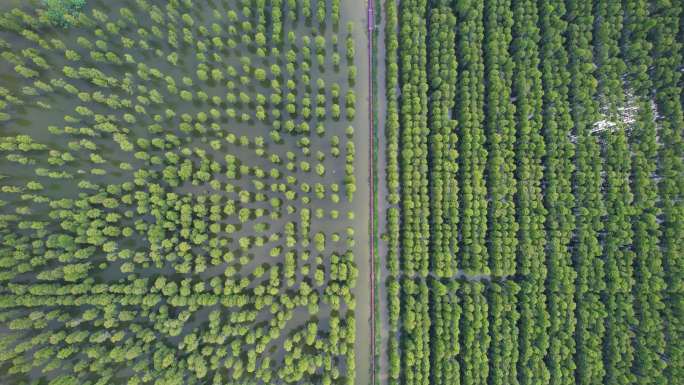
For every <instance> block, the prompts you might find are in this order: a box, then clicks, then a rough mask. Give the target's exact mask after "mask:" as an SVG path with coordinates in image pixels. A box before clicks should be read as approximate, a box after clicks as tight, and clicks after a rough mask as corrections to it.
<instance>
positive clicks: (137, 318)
mask: <svg viewBox="0 0 684 385" xmlns="http://www.w3.org/2000/svg"><path fill="white" fill-rule="evenodd" d="M47 3H48V5H50V4H57V3H58V2H52V1H48V2H47ZM62 3H67V2H62ZM71 3H74V4H76V3H78V2H76V1H72V2H71ZM80 3H83V2H80ZM79 9H80V8H79ZM299 15H302V16H303V17H302V16H299ZM331 15H332V20H333V23H332V25H326V20H329V17H330V16H331ZM347 19H348V16H347V15H344V14H340V4H339V1H332V2H330V1H313V2H309V1H278V0H272V1H265V0H222V1H215V2H209V3H206V2H205V3H201V4H200V3H199V2H193V1H190V0H171V1H165V2H155V1H151V0H136V1H131V2H125V4H113V5H110V6H109V7H107V8H102V9H91V8H90V7H89V8H85V9H83V12H80V13H75V12H74V13H72V14H67V15H65V16H64V20H65V21H67V22H68V24H69V26H70V29H69V30H68V31H65V30H64V29H63V28H61V27H59V28H55V26H54V25H53V24H54V23H55V22H54V20H53V17H52V16H51V14H50V13H49V12H48V13H41V12H39V13H38V15H37V16H36V15H35V14H33V13H30V12H29V11H25V10H22V9H14V10H11V11H8V12H5V13H3V14H2V15H1V16H0V60H1V61H2V62H3V63H2V67H3V68H7V69H8V71H10V72H8V73H6V74H5V75H6V76H4V77H3V79H2V80H0V125H1V126H2V134H1V135H0V156H1V157H2V158H3V161H2V162H0V174H2V179H3V185H2V187H1V188H0V239H1V241H0V309H2V311H0V329H2V330H3V333H2V335H1V336H0V383H3V384H6V383H7V384H20V383H27V384H28V383H31V384H38V383H49V384H51V385H58V384H63V385H76V384H79V385H80V384H110V383H127V384H130V385H134V384H159V385H162V384H167V385H171V384H208V383H212V384H224V383H254V384H271V383H319V384H326V385H329V384H352V383H353V382H354V380H355V372H356V357H355V351H354V348H355V345H356V344H355V342H356V334H357V332H356V322H357V320H356V319H355V317H356V315H355V308H356V298H355V295H354V287H355V286H356V281H357V280H358V275H359V272H358V269H357V267H356V262H355V261H356V258H357V256H356V255H357V254H358V251H359V250H362V247H363V245H357V244H356V242H355V237H354V234H355V233H354V230H355V228H356V226H358V223H356V222H354V221H353V219H354V214H355V210H356V207H355V206H354V205H352V198H353V197H354V195H355V191H356V175H357V170H358V168H357V157H356V147H355V144H356V145H358V144H359V143H360V142H359V140H358V139H357V138H356V137H355V135H354V126H356V124H357V117H356V112H355V108H356V94H355V91H356V88H355V85H354V80H355V76H351V75H352V74H353V73H354V72H355V71H356V70H355V67H354V59H355V58H354V55H353V52H354V49H355V45H356V39H354V37H355V34H356V32H355V31H353V30H352V29H351V28H348V29H347V35H346V38H347V41H346V44H345V46H344V47H343V46H342V45H341V44H340V45H338V43H337V39H338V36H337V28H336V26H337V24H338V23H339V22H340V21H342V20H345V21H347ZM313 20H316V21H317V22H316V23H314V22H313ZM56 24H59V25H60V26H62V25H63V23H62V22H58V23H56ZM352 24H353V23H352ZM345 48H346V50H347V53H348V56H349V57H348V60H347V61H344V62H340V60H339V57H340V56H341V54H343V53H342V50H344V49H345ZM349 53H351V55H349ZM342 153H344V158H345V159H344V161H342V162H341V161H339V160H338V159H337V158H338V157H339V156H340V155H341V154H342ZM345 197H346V199H345ZM357 230H358V229H357ZM423 286H425V285H423ZM421 293H423V294H422V295H423V297H427V292H426V289H423V291H422V292H421ZM419 302H420V303H423V302H424V303H427V301H426V300H425V301H422V300H420V301H419ZM421 311H422V312H423V313H426V312H427V308H424V309H421ZM423 319H424V320H426V321H427V322H429V317H427V316H425V317H423ZM424 328H425V327H421V329H424ZM423 349H425V348H423ZM424 365H425V366H426V367H427V361H425V363H424Z"/></svg>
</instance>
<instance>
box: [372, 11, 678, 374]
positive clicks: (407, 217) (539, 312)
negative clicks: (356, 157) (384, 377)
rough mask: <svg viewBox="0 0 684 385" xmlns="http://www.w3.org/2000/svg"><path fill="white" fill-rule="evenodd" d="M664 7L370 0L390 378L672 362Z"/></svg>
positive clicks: (642, 368)
mask: <svg viewBox="0 0 684 385" xmlns="http://www.w3.org/2000/svg"><path fill="white" fill-rule="evenodd" d="M682 12H683V10H682V5H681V4H680V2H673V1H666V0H662V1H660V0H656V1H650V2H648V1H643V0H627V1H607V0H570V1H568V0H542V1H537V0H486V1H474V0H473V1H471V0H460V1H446V0H408V1H403V0H402V1H401V2H399V5H398V7H397V5H396V4H395V2H392V1H390V2H388V3H387V7H386V20H387V24H386V29H385V33H386V36H385V39H386V40H385V41H386V49H387V51H386V63H385V64H386V74H387V83H386V87H387V125H386V139H387V170H388V171H387V183H388V192H389V196H388V200H389V201H390V202H391V204H392V205H394V204H398V206H396V207H395V206H391V208H390V210H389V211H388V215H387V218H386V219H387V234H388V235H387V238H386V239H387V241H388V243H387V246H388V256H387V257H388V263H389V270H390V273H391V276H392V277H391V279H390V283H389V285H388V293H387V294H388V303H389V309H388V310H389V321H390V339H389V343H388V344H389V360H390V370H389V378H390V384H417V383H420V384H428V383H429V384H513V385H535V384H536V385H546V384H555V385H574V384H584V385H589V384H637V383H638V384H665V383H677V382H678V380H679V378H681V377H682V373H683V372H682V370H683V369H682V368H683V366H682V345H681V341H680V340H681V336H682V322H681V319H682V315H683V314H684V312H683V311H682V305H681V304H682V290H681V287H682V285H681V284H680V281H681V278H682V260H683V259H682V250H681V244H682V241H683V239H682V234H684V230H683V228H682V218H684V211H683V209H682V208H683V205H682V191H683V190H684V189H683V188H682V186H683V185H682V180H684V175H682V172H683V171H684V163H683V159H684V147H683V146H682V143H683V142H682V135H681V133H682V127H683V126H684V118H683V117H682V116H683V114H682V104H681V100H682V99H681V95H682V88H681V87H682V84H683V83H682V79H681V68H682V40H681V38H682V31H681V26H682V24H681V20H682ZM398 91H400V92H398ZM397 106H401V107H400V108H401V109H400V112H397ZM426 121H427V125H426V124H425V122H426ZM425 151H427V155H426V153H425ZM397 159H401V162H399V164H398V165H397ZM426 160H427V163H426ZM399 187H400V188H399ZM398 197H400V198H401V199H393V198H398ZM426 201H427V206H426V203H425V202H426ZM426 245H427V251H426V248H425V246H426ZM426 258H427V260H428V263H427V269H426V268H425V266H426V265H425V260H426ZM424 292H428V293H429V294H428V295H427V299H426V297H425V295H424V294H423V293H424ZM424 300H425V301H428V304H427V305H426V304H425V303H422V302H420V301H424ZM426 306H427V314H428V316H429V318H428V319H425V317H426V313H425V311H426V310H425V307H426ZM397 325H399V327H398V328H397ZM416 325H423V327H422V328H417V327H416ZM426 341H429V346H430V349H429V351H426V350H425V349H424V348H423V347H424V346H425V344H426ZM426 360H427V366H426V363H425V362H426Z"/></svg>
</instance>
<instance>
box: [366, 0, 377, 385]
mask: <svg viewBox="0 0 684 385" xmlns="http://www.w3.org/2000/svg"><path fill="white" fill-rule="evenodd" d="M366 7H367V9H368V123H369V126H368V127H369V130H368V137H369V143H370V146H369V147H368V151H369V154H368V155H369V156H368V159H369V160H368V170H369V173H368V174H369V178H368V180H369V182H370V189H369V194H368V195H369V198H370V199H369V200H368V201H369V206H370V212H369V216H370V343H371V354H370V370H371V374H370V385H375V199H374V194H375V183H374V175H373V170H374V163H373V139H374V138H373V137H374V134H373V132H374V126H373V59H372V56H373V30H374V28H375V22H374V20H373V0H367V1H366Z"/></svg>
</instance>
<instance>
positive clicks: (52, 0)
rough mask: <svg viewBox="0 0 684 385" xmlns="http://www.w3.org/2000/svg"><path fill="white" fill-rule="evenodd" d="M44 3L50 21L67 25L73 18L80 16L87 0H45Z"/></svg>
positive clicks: (63, 25)
mask: <svg viewBox="0 0 684 385" xmlns="http://www.w3.org/2000/svg"><path fill="white" fill-rule="evenodd" d="M43 5H44V6H45V8H46V14H47V17H48V19H49V20H50V23H52V24H53V25H57V26H60V27H67V26H69V25H71V24H72V20H74V19H76V18H78V15H79V13H80V12H81V10H82V9H83V7H85V5H86V0H43Z"/></svg>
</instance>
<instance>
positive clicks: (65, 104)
mask: <svg viewBox="0 0 684 385" xmlns="http://www.w3.org/2000/svg"><path fill="white" fill-rule="evenodd" d="M150 2H151V3H163V2H156V1H150ZM35 3H36V4H38V3H39V2H38V1H36V2H35ZM88 3H89V5H88V9H91V8H97V9H99V10H100V11H102V12H104V13H106V14H109V15H110V16H111V17H112V18H115V15H117V14H118V9H119V8H120V7H121V6H124V4H126V5H129V6H130V5H131V4H134V2H133V1H122V2H118V3H116V5H112V3H110V2H106V1H92V0H91V1H89V2H88ZM220 3H221V2H216V1H209V2H208V4H209V6H207V7H204V8H202V7H198V8H199V9H198V10H196V12H194V13H195V14H193V17H195V18H196V21H198V22H199V24H200V25H201V24H204V23H203V21H211V18H212V17H211V12H212V9H213V8H214V7H213V5H214V4H220ZM231 3H234V2H231ZM312 3H315V2H312ZM341 5H342V8H341V20H340V28H339V31H338V33H337V34H338V38H339V43H338V45H339V48H338V51H339V52H340V55H341V56H342V58H344V41H345V36H346V25H347V22H353V24H354V43H355V50H356V57H355V63H354V64H355V65H356V66H357V69H358V71H357V81H356V84H355V86H354V89H355V91H356V100H357V103H356V117H355V119H354V121H353V122H351V124H352V125H353V126H354V128H355V134H354V136H353V139H351V140H353V141H354V144H355V148H356V159H355V169H356V181H357V191H356V193H355V194H354V200H353V202H352V203H348V202H346V199H345V198H344V194H343V193H341V194H340V195H341V198H342V201H341V203H339V204H337V205H334V204H332V203H331V202H330V201H329V200H325V201H322V200H318V199H316V198H313V199H312V201H311V204H310V205H309V207H310V209H311V211H312V218H311V234H314V233H315V232H318V231H321V232H324V233H325V234H328V236H329V235H330V234H332V233H334V232H336V233H339V234H340V235H341V237H342V239H341V240H340V242H339V243H338V244H332V242H330V241H329V240H328V242H327V244H328V255H329V253H331V252H337V253H340V254H341V253H343V252H344V251H345V250H346V246H345V238H346V237H345V236H344V234H345V227H346V226H352V227H353V229H354V232H355V235H354V238H355V240H356V244H355V246H354V248H353V252H354V255H355V259H356V260H355V261H356V265H357V268H358V270H359V274H358V280H357V285H356V287H355V289H354V294H355V298H356V309H355V314H354V315H355V318H356V333H357V335H356V349H355V350H356V380H355V383H356V384H364V385H365V384H368V382H369V379H370V370H371V368H370V343H371V341H370V327H371V325H370V323H369V322H370V321H369V320H370V311H371V307H370V298H369V294H370V284H371V283H370V281H369V272H370V249H369V246H370V242H369V234H368V221H369V211H368V210H369V206H368V202H369V199H370V191H369V183H368V181H369V169H368V163H369V154H370V148H369V145H370V143H369V140H368V137H369V132H368V131H369V129H370V127H369V124H368V121H369V120H368V114H369V111H368V98H369V95H368V83H367V82H368V76H367V74H368V71H369V68H368V52H367V49H366V47H367V28H366V8H365V4H362V3H361V2H360V1H356V0H341ZM14 6H22V7H27V3H26V2H25V1H21V0H9V1H7V2H2V4H1V5H0V10H5V9H8V8H12V7H14ZM203 9H205V10H206V12H203V11H202V10H203ZM284 16H285V15H284ZM209 24H210V23H209ZM284 28H285V31H284V33H285V34H286V33H287V32H288V24H287V23H284ZM315 29H316V27H312V26H308V25H305V23H304V22H303V21H301V19H300V23H299V24H298V25H297V26H295V28H294V30H295V31H296V32H297V34H298V36H301V35H304V34H308V35H310V36H313V35H315V33H314V32H313V31H314V30H315ZM50 34H52V36H58V37H59V38H60V39H62V40H63V41H64V42H65V43H66V44H67V46H69V47H72V48H73V47H78V46H77V45H76V44H74V41H75V40H76V37H77V36H79V35H82V34H83V32H82V31H79V30H78V29H76V28H74V29H71V30H61V29H55V30H53V31H48V32H47V34H46V35H44V36H43V38H46V39H48V40H49V38H50ZM332 35H333V32H332V30H331V28H328V29H327V31H326V35H325V36H326V39H327V40H328V42H329V41H330V39H331V37H332ZM10 42H12V41H11V40H10ZM12 43H14V42H12ZM16 48H17V47H15V49H16ZM283 53H284V51H283ZM82 54H83V52H82ZM84 56H85V55H84ZM313 56H314V57H313V58H312V59H313V60H314V62H315V55H313ZM50 59H51V60H50V64H51V65H52V67H53V68H52V70H50V73H51V75H50V77H62V76H57V75H54V74H57V73H59V72H60V71H61V68H62V66H64V65H72V66H73V63H70V62H67V61H66V60H65V59H63V58H62V59H59V58H57V57H54V56H53V57H51V58H50ZM136 59H137V60H138V61H139V62H148V63H154V65H155V66H156V67H157V68H158V69H159V70H161V71H162V72H163V73H164V74H167V75H170V76H171V77H173V78H174V79H176V80H177V82H178V83H179V85H180V82H179V80H180V78H181V76H183V75H185V74H184V73H183V68H192V69H193V70H194V69H195V68H196V67H197V64H198V62H196V61H195V58H194V54H190V55H188V56H183V57H182V58H181V63H180V64H179V65H178V66H177V67H173V66H171V65H170V64H169V63H167V62H166V61H165V60H163V59H158V58H156V57H154V55H153V54H152V53H151V52H149V53H142V52H141V53H140V56H139V57H136ZM225 62H226V63H227V64H231V65H233V66H234V67H236V68H239V57H237V56H234V57H228V58H226V59H225ZM279 62H281V63H282V62H284V60H279ZM342 62H343V64H342V66H341V67H342V69H341V70H340V72H339V73H335V71H333V70H332V69H331V68H327V69H326V71H324V72H321V71H320V70H319V68H318V66H317V65H316V64H315V63H314V65H312V68H311V74H310V75H311V79H316V78H317V77H321V78H323V79H324V80H325V81H326V84H331V83H332V82H333V81H336V82H338V83H339V84H340V86H341V87H340V88H341V90H340V91H341V92H340V94H341V95H344V94H345V93H346V90H347V89H348V86H347V84H346V65H345V64H344V62H345V60H344V59H343V60H342ZM268 64H269V63H267V62H263V63H262V62H261V61H260V60H258V59H257V60H254V61H253V65H254V66H256V67H262V68H263V67H265V66H266V65H268ZM100 68H101V70H102V71H103V72H104V73H106V74H111V75H113V76H116V77H123V74H124V72H125V71H129V72H135V69H134V68H125V66H124V68H122V67H113V66H110V65H108V64H102V65H100ZM11 71H12V70H11V68H10V67H8V66H7V63H5V62H4V61H2V64H0V83H2V85H3V86H5V87H7V88H10V89H11V88H12V76H8V75H7V74H9V73H11ZM298 75H299V74H298ZM188 76H190V77H192V78H196V76H195V74H194V72H193V73H192V74H188ZM74 83H75V84H77V83H78V82H77V81H75V82H74ZM77 85H78V84H77ZM136 85H137V84H136ZM144 85H145V86H147V87H150V88H157V89H159V90H160V91H164V90H165V87H164V86H163V85H162V83H159V82H156V84H155V82H153V81H150V82H149V83H146V84H144ZM79 88H80V87H79ZM199 88H200V85H199V83H195V86H194V87H193V89H195V90H197V89H199ZM201 89H202V90H204V91H205V92H206V93H207V94H208V95H209V96H210V97H211V96H213V95H217V96H223V95H224V94H225V89H223V88H222V87H219V86H212V85H211V84H209V85H205V84H202V85H201ZM266 91H267V90H266V88H265V87H263V86H261V85H258V84H257V85H255V86H254V88H253V89H251V90H250V92H262V93H266ZM300 94H301V93H300ZM313 96H315V91H314V92H312V97H313ZM72 98H73V97H72ZM169 99H176V100H177V98H169ZM342 99H343V96H342ZM46 101H47V102H49V103H50V104H51V105H52V109H51V110H50V111H45V110H42V109H39V108H37V107H32V106H27V107H25V108H24V109H23V110H22V111H21V112H20V113H19V115H20V117H19V119H16V120H15V121H14V122H13V124H12V125H10V126H8V127H7V128H6V129H5V127H3V128H4V132H3V133H2V135H3V136H6V135H15V134H27V135H30V136H31V137H33V138H34V139H35V141H37V142H40V143H44V144H46V145H48V146H50V148H55V149H59V150H62V151H65V150H66V149H67V148H68V147H67V141H68V137H67V136H54V135H50V134H49V133H48V131H47V129H46V128H47V127H48V126H50V125H55V126H60V127H61V126H64V120H63V116H64V115H65V114H71V115H74V112H73V108H74V107H75V106H77V105H82V104H84V103H80V102H79V101H74V100H73V99H71V100H70V99H69V98H64V97H63V96H62V95H59V96H58V95H51V96H48V98H47V100H46ZM330 104H331V102H330V100H328V107H329V106H330ZM89 107H90V108H92V109H93V110H95V112H102V113H105V112H104V111H97V107H96V106H95V107H94V106H90V105H89ZM166 107H167V108H172V109H173V110H175V111H176V112H177V114H178V115H180V114H182V113H184V112H188V113H192V112H197V111H199V110H200V109H198V108H197V107H198V105H197V104H196V103H194V104H193V103H183V102H170V103H169V104H168V106H166ZM204 110H205V111H206V109H204ZM325 124H326V135H325V136H323V137H318V136H317V135H315V134H313V133H312V134H311V136H310V139H311V146H310V147H311V149H312V153H315V152H316V150H321V151H323V152H325V153H326V159H325V161H324V162H323V163H324V165H325V168H326V176H325V177H324V178H322V179H323V180H322V181H321V182H322V183H324V184H326V185H329V184H331V183H338V184H339V185H340V186H342V185H343V182H342V178H343V177H344V144H345V141H346V140H347V139H345V135H344V130H345V128H346V127H347V126H348V125H349V124H350V122H347V121H346V120H345V119H341V120H340V121H339V122H337V121H331V120H330V119H328V120H327V121H326V123H325ZM312 129H313V127H312ZM132 130H133V131H134V132H133V133H132V135H131V137H132V138H140V137H144V138H150V136H151V134H150V133H149V132H147V131H146V130H145V129H144V128H143V129H140V130H138V131H137V132H136V129H135V128H132ZM229 131H230V132H232V133H234V134H236V135H237V136H238V137H239V136H240V135H248V136H249V137H250V138H252V139H253V138H254V136H257V135H261V136H263V137H265V138H268V131H269V129H268V127H263V124H262V125H259V124H254V123H246V124H236V123H234V122H231V123H230V124H229ZM332 135H337V136H339V137H340V139H341V144H340V148H341V150H342V154H341V155H340V157H339V158H333V157H332V156H330V155H329V153H328V152H329V148H330V145H329V141H330V137H331V136H332ZM210 139H211V138H210ZM284 139H285V140H284V142H283V143H282V144H277V145H276V144H273V143H269V144H267V145H266V153H267V154H272V153H276V154H278V155H279V156H280V157H281V159H283V160H285V159H286V157H285V154H286V153H287V152H288V151H291V152H294V153H295V154H296V156H297V161H300V160H307V161H309V162H310V163H311V164H312V166H313V165H314V164H315V163H314V160H313V159H312V158H313V156H308V157H307V156H305V155H303V154H302V152H301V149H300V148H299V147H298V146H297V145H296V141H295V140H293V139H292V138H284ZM267 142H268V140H267ZM97 144H98V148H99V150H100V154H101V155H102V156H103V157H104V158H105V159H107V160H108V161H109V164H106V165H104V166H102V168H106V169H107V171H108V173H107V174H106V175H105V176H92V175H91V176H88V179H89V180H92V181H93V182H97V183H103V184H118V183H121V182H123V181H127V180H129V179H128V178H129V177H130V175H128V174H127V173H122V172H121V171H120V170H118V169H117V167H116V165H118V164H119V162H124V161H125V162H129V163H131V164H132V165H133V169H138V168H143V167H145V165H144V164H143V163H142V162H140V161H138V160H136V159H134V158H132V157H131V154H130V153H126V152H123V151H122V150H121V149H120V148H119V147H118V145H116V144H115V143H111V142H109V143H108V142H106V141H99V142H97ZM184 145H185V146H188V147H193V146H196V147H201V148H205V149H207V153H208V156H209V158H210V159H217V160H218V159H222V158H223V156H224V155H225V152H226V151H227V152H230V153H233V154H235V155H236V156H237V157H238V158H240V160H241V161H242V162H243V163H244V164H248V165H249V166H252V167H254V166H258V167H261V168H263V169H266V170H267V169H268V166H269V165H270V161H269V160H268V159H266V158H262V157H259V156H257V155H256V154H255V153H254V150H253V148H250V147H240V146H233V147H230V148H229V149H222V150H219V151H215V150H212V149H211V147H209V146H208V145H207V143H206V139H203V138H193V139H191V140H189V141H187V142H186V143H184ZM86 160H87V156H86V157H85V158H84V159H83V161H86ZM35 161H36V164H35V165H33V166H32V167H33V168H35V167H40V166H46V167H47V166H48V165H47V164H42V163H41V162H42V161H43V160H41V159H36V160H35ZM6 163H7V162H5V163H3V164H0V165H1V166H2V173H3V174H6V175H9V176H10V177H11V178H12V181H13V184H17V185H18V184H22V185H23V184H25V183H26V182H28V181H30V180H35V179H36V177H35V176H33V175H31V173H27V172H25V168H23V167H22V166H20V165H17V164H15V163H11V164H6ZM73 167H74V170H72V171H76V170H75V169H78V168H80V167H83V168H84V169H86V170H87V169H88V167H89V166H88V165H87V164H85V163H81V164H79V163H78V162H77V164H75V165H74V166H73ZM293 174H294V176H296V177H297V180H298V181H300V182H301V181H307V182H310V183H313V182H316V181H318V176H317V175H316V174H315V173H314V172H313V171H311V172H309V173H304V172H302V171H296V172H294V173H293ZM312 178H313V179H316V180H312ZM221 181H222V182H225V180H223V179H222V180H221ZM41 182H43V181H42V180H41ZM44 184H45V185H46V187H47V188H48V190H49V193H48V194H47V195H49V196H50V197H51V198H53V199H57V198H60V197H74V196H76V195H77V194H78V192H79V189H78V188H77V186H76V184H75V183H60V182H59V181H58V182H54V181H47V182H46V183H44ZM233 184H235V185H236V186H239V187H243V188H247V187H248V186H250V185H251V182H250V180H249V178H247V177H243V178H242V179H240V180H237V181H234V182H233ZM178 190H179V192H182V193H192V194H194V195H202V194H208V193H209V189H208V186H182V187H180V188H179V189H178ZM266 205H267V202H256V203H252V204H251V205H250V208H256V207H263V208H265V207H266ZM296 206H297V208H298V209H299V208H301V203H297V204H296ZM316 208H322V209H324V210H325V211H326V213H327V212H328V211H329V210H331V209H332V208H335V209H338V210H339V211H340V218H341V219H340V220H331V219H328V217H327V216H326V217H325V218H324V219H317V218H316V217H315V216H314V215H313V211H314V210H315V209H316ZM348 211H353V212H354V214H355V218H354V220H347V219H343V218H346V213H347V212H348ZM298 215H299V213H298V212H296V213H295V214H293V215H291V216H288V215H283V217H282V218H281V219H279V220H276V221H272V220H270V221H269V223H270V224H271V229H269V232H282V228H283V227H284V224H285V223H286V222H287V221H297V220H298ZM228 222H231V223H235V222H236V221H235V218H232V220H231V221H228ZM228 222H224V223H228ZM251 225H252V223H250V224H249V226H244V227H243V228H242V229H241V230H239V231H238V232H237V233H235V234H233V237H234V238H238V237H240V236H242V235H248V234H249V233H250V232H251ZM280 242H281V244H280V245H282V241H280ZM267 245H268V247H272V246H275V245H274V244H271V243H269V244H267ZM268 247H266V248H254V249H251V250H250V253H251V254H250V255H249V257H250V263H249V264H247V265H245V266H242V267H241V268H240V271H239V274H240V273H241V274H243V276H248V274H249V272H250V271H252V270H253V269H254V267H255V266H257V265H260V264H264V263H267V264H275V263H274V260H273V258H271V257H269V256H268ZM297 251H298V252H301V251H303V248H301V246H300V247H299V248H298V250H297ZM314 256H315V252H312V259H313V257H314ZM236 257H239V255H237V256H236ZM309 262H310V263H313V262H312V261H309ZM298 263H300V262H299V261H298ZM324 264H325V265H326V267H329V261H328V260H326V261H324ZM226 266H227V265H219V266H209V268H208V269H207V270H206V271H205V272H203V273H200V274H198V276H197V277H194V279H200V280H205V281H207V280H209V279H210V278H211V277H213V276H216V275H220V274H221V273H222V272H223V271H224V270H225V267H226ZM118 267H119V265H118V264H114V265H112V266H110V267H109V268H108V269H106V270H103V271H101V272H100V273H99V277H98V279H100V280H103V281H110V282H111V281H118V280H121V279H123V278H124V276H123V275H122V274H121V272H120V271H119V269H118ZM298 267H301V266H298ZM327 270H328V271H329V269H327ZM138 273H139V275H143V276H155V275H167V276H171V275H172V273H173V270H172V269H170V266H168V265H167V266H164V267H163V268H157V269H155V268H153V267H152V268H150V269H149V270H147V269H145V271H140V272H138ZM296 274H297V282H300V281H301V279H302V276H301V273H300V271H299V269H298V270H297V273H296ZM266 276H267V275H266ZM238 278H239V276H238ZM295 287H296V286H295ZM209 310H210V308H209V309H202V310H201V311H199V312H196V314H195V315H194V316H193V318H192V320H191V322H189V323H188V324H187V325H186V328H185V329H184V333H187V332H189V331H191V330H193V329H195V328H200V329H201V328H202V327H203V325H204V324H205V321H204V320H206V314H208V311H209ZM300 310H303V311H300ZM329 313H330V309H329V307H328V306H327V305H325V304H323V303H322V304H321V309H320V312H319V314H318V315H317V316H318V317H320V318H319V319H318V321H319V323H320V324H321V328H320V329H321V330H327V318H328V315H329ZM267 316H268V314H267V313H264V314H260V316H259V318H258V319H257V321H258V322H263V321H267ZM311 318H312V317H311V316H310V315H309V314H308V312H307V311H306V309H297V311H295V312H294V314H293V317H292V319H291V320H290V321H288V323H287V326H286V328H285V330H284V331H283V334H282V335H287V334H288V333H289V332H290V331H293V330H297V329H299V328H300V327H301V326H302V325H303V324H304V323H305V322H307V321H308V320H310V319H311ZM282 354H283V351H282V349H278V351H276V352H274V353H273V355H274V358H277V359H280V358H282Z"/></svg>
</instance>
